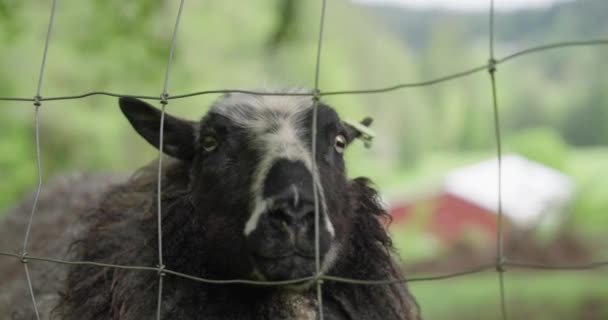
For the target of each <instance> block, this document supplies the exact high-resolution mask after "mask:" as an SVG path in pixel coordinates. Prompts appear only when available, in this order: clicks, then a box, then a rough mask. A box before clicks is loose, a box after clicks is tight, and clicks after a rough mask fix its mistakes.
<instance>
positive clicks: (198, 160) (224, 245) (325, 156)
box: [120, 93, 371, 280]
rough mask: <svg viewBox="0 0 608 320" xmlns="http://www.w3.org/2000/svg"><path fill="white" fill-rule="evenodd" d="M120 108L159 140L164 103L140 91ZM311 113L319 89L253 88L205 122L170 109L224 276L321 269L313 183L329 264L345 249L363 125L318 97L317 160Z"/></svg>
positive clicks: (166, 146)
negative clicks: (350, 154)
mask: <svg viewBox="0 0 608 320" xmlns="http://www.w3.org/2000/svg"><path fill="white" fill-rule="evenodd" d="M120 106H121V109H122V111H123V112H124V113H125V115H126V116H127V118H128V119H129V121H130V122H131V124H132V125H133V127H134V128H135V129H136V131H137V132H139V133H140V134H141V135H142V136H143V137H144V138H145V139H146V140H147V141H148V142H149V143H151V144H152V145H154V146H158V143H159V124H160V111H158V110H157V109H155V108H153V107H152V106H150V105H148V104H146V103H145V102H142V101H139V100H136V99H132V98H122V99H121V100H120ZM312 117H313V102H312V99H311V97H310V96H272V95H251V94H244V93H233V94H229V95H225V96H224V97H222V98H220V99H219V100H218V101H217V102H216V103H215V104H213V105H212V107H211V109H210V110H209V112H208V113H207V114H206V115H205V116H204V117H203V118H202V120H201V121H200V122H190V121H186V120H182V119H179V118H176V117H173V116H170V115H168V114H166V115H165V126H164V139H163V141H164V142H163V151H164V152H165V153H166V154H168V155H170V156H173V157H175V158H178V159H181V160H183V161H184V162H185V163H187V164H188V165H189V166H190V186H189V190H188V192H189V193H190V194H189V198H190V199H191V201H192V204H193V206H194V208H195V212H194V213H193V217H192V223H194V224H197V225H199V226H200V228H201V235H200V237H202V238H203V239H202V242H204V243H206V249H205V255H206V258H207V259H208V260H209V261H213V263H214V264H215V265H216V267H217V269H218V272H219V273H221V274H222V275H224V276H226V277H240V278H243V277H249V278H251V277H253V278H256V279H268V280H284V279H294V278H300V277H306V276H311V275H313V274H314V273H315V269H316V268H315V197H314V192H313V183H316V185H317V190H318V193H317V195H318V202H317V203H318V210H319V249H320V250H319V255H320V262H321V266H322V268H323V270H324V271H327V270H328V269H329V268H331V266H332V264H333V262H334V260H335V259H336V257H337V256H338V255H339V251H340V247H341V246H342V244H343V242H344V241H346V239H348V236H349V235H348V234H349V232H350V229H351V228H350V223H351V221H352V219H351V217H350V216H349V212H350V201H349V197H348V181H347V179H346V176H345V170H344V160H343V152H344V149H345V148H346V147H347V146H348V144H349V143H351V142H352V141H353V140H354V139H355V138H356V137H357V136H358V135H359V131H358V130H356V129H355V128H354V127H353V126H351V125H348V124H345V123H344V122H343V121H341V120H340V118H339V117H338V115H337V114H336V112H335V111H334V110H333V109H332V108H331V107H329V106H328V105H326V104H324V103H322V102H319V104H318V108H317V119H318V120H317V121H318V122H317V128H318V129H317V130H318V131H317V138H316V159H315V160H314V164H313V163H312V150H311V145H312ZM370 122H371V121H369V120H367V121H365V123H364V124H365V125H369V123H370ZM202 230H204V232H203V231H202ZM192 254H196V253H194V252H193V253H192Z"/></svg>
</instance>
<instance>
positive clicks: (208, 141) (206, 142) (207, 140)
mask: <svg viewBox="0 0 608 320" xmlns="http://www.w3.org/2000/svg"><path fill="white" fill-rule="evenodd" d="M218 145H219V143H218V141H217V139H216V138H214V137H211V136H206V137H204V138H203V150H205V151H207V152H211V151H213V150H215V149H216V148H217V146H218Z"/></svg>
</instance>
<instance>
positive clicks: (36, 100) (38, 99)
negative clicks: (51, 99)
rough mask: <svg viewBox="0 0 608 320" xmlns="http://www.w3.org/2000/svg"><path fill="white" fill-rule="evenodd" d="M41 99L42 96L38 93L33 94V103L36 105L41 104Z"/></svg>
mask: <svg viewBox="0 0 608 320" xmlns="http://www.w3.org/2000/svg"><path fill="white" fill-rule="evenodd" d="M41 100H42V97H41V96H39V95H35V96H34V105H35V106H36V107H40V106H41V105H42V104H41V103H40V101H41Z"/></svg>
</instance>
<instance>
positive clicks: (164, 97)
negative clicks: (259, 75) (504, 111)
mask: <svg viewBox="0 0 608 320" xmlns="http://www.w3.org/2000/svg"><path fill="white" fill-rule="evenodd" d="M56 2H57V1H56V0H53V1H52V7H51V15H50V18H49V24H48V28H47V33H46V39H45V43H44V52H43V57H42V63H41V68H40V73H39V77H38V85H37V91H36V95H35V96H34V97H33V98H25V97H0V101H6V102H32V103H33V104H34V106H35V128H34V130H35V132H34V133H35V147H36V164H37V168H38V187H37V189H36V192H35V197H34V203H33V206H32V212H31V215H30V220H29V222H28V225H27V228H26V232H25V237H24V243H23V250H22V251H21V253H20V254H16V253H10V252H4V251H0V257H4V258H9V259H11V258H12V259H16V260H19V261H20V262H21V263H22V264H23V265H24V267H25V275H26V280H27V284H28V289H29V292H30V294H31V298H32V303H33V308H34V312H35V315H36V318H37V319H40V315H39V311H38V308H37V304H36V298H35V295H34V290H33V285H32V282H31V278H30V274H29V270H28V263H31V262H34V261H35V262H38V263H54V264H61V265H88V266H96V267H100V268H111V269H123V270H138V271H147V272H156V273H157V274H158V275H159V286H158V301H157V310H156V318H157V319H161V310H162V288H163V278H164V276H166V275H172V276H176V277H181V278H185V279H189V280H192V281H198V282H201V283H208V284H224V285H230V284H247V285H256V286H284V285H290V284H300V283H313V282H314V283H315V284H316V288H317V300H318V305H317V306H318V312H319V314H318V317H319V318H320V319H321V320H322V319H323V304H322V285H321V284H322V282H323V281H333V282H339V283H348V284H353V285H388V284H396V283H410V282H424V281H437V280H443V279H449V278H456V277H464V276H468V275H472V274H477V273H482V272H488V271H491V270H494V271H496V272H497V274H498V279H499V289H500V295H499V297H500V305H501V317H502V319H503V320H504V319H507V318H508V316H507V315H508V313H507V304H506V301H505V288H504V275H503V273H504V272H505V271H506V270H508V269H530V270H544V271H559V270H562V271H568V270H573V271H584V270H596V269H602V268H607V267H608V260H607V261H596V262H591V263H585V264H562V265H559V264H543V263H537V262H526V261H511V260H509V259H508V258H506V257H505V255H504V248H503V246H504V239H503V225H502V218H503V212H502V191H501V179H502V142H501V132H500V113H499V107H498V98H497V85H496V76H495V75H496V70H497V66H498V65H501V64H503V63H506V62H508V61H512V60H514V59H516V58H520V57H523V56H526V55H530V54H533V53H538V52H542V51H547V50H554V49H560V48H567V47H582V46H602V45H608V39H595V40H586V41H567V42H556V43H550V44H546V45H540V46H534V47H529V48H526V49H523V50H520V51H517V52H515V53H512V54H510V55H507V56H504V57H502V58H498V59H497V58H495V53H494V1H493V0H490V10H489V59H488V62H487V63H486V64H484V65H480V66H478V67H474V68H471V69H467V70H464V71H461V72H456V73H453V74H449V75H445V76H441V77H438V78H435V79H431V80H426V81H421V82H411V83H403V84H397V85H393V86H388V87H381V88H372V89H359V90H336V91H321V90H320V88H319V74H320V61H321V47H322V42H323V30H324V21H325V10H326V0H321V14H320V25H319V34H318V43H317V53H316V62H315V73H314V90H313V91H312V92H309V93H295V92H294V93H283V92H277V93H273V92H270V93H269V92H259V91H251V90H232V89H221V90H206V91H197V92H192V93H186V94H178V95H169V94H168V92H167V89H168V81H169V75H170V69H171V63H172V58H173V52H174V49H175V41H176V37H177V31H178V27H179V23H180V19H181V13H182V9H183V5H184V0H181V1H180V6H179V9H178V13H177V17H176V21H175V26H174V29H173V34H172V37H171V46H170V50H169V57H168V61H167V66H166V72H165V78H164V82H163V90H162V93H161V95H160V97H159V96H153V95H132V94H119V93H113V92H108V91H93V92H88V93H83V94H78V95H68V96H55V97H53V96H51V97H41V87H42V81H43V75H44V69H45V64H46V57H47V52H48V47H49V43H50V38H51V31H52V26H53V21H54V16H55V11H56V10H55V9H56ZM484 70H486V71H488V73H489V75H490V84H491V94H492V104H491V106H492V110H493V115H494V136H495V139H496V148H497V157H498V186H497V187H498V190H497V193H498V215H497V238H496V261H495V263H491V264H483V265H479V266H474V267H471V268H467V269H464V270H459V271H456V272H451V273H444V274H438V275H430V276H421V277H409V278H403V279H351V278H344V277H339V276H332V275H327V274H322V273H321V270H320V257H319V230H318V228H319V204H320V203H319V199H318V193H317V192H319V194H320V196H321V197H320V198H321V199H320V202H321V204H323V203H324V196H323V192H322V190H320V191H317V190H316V187H317V183H313V186H314V187H315V190H314V195H315V238H316V240H315V265H316V274H315V275H312V276H309V277H302V278H298V279H291V280H284V281H255V280H248V279H208V278H201V277H196V276H192V275H189V274H185V273H181V272H177V271H173V270H170V269H167V268H165V266H164V264H163V256H162V225H161V213H162V212H161V208H162V206H161V204H162V203H161V201H162V200H161V194H162V189H161V186H162V171H161V170H162V152H163V128H164V121H163V120H164V115H165V107H166V105H167V104H168V101H169V100H176V99H183V98H189V97H195V96H200V95H208V94H226V93H245V94H251V95H265V96H310V97H311V99H312V103H313V110H314V111H315V113H314V115H313V125H312V131H313V134H312V139H313V141H312V146H313V150H312V157H313V164H314V162H315V161H314V159H315V146H316V143H315V140H316V134H315V133H316V129H317V128H316V106H317V104H318V101H319V99H320V98H321V97H323V96H335V95H355V94H378V93H386V92H391V91H396V90H401V89H406V88H415V87H425V86H432V85H435V84H439V83H443V82H448V81H452V80H456V79H460V78H463V77H466V76H469V75H473V74H476V73H479V72H481V71H484ZM92 96H110V97H133V98H139V99H144V100H159V101H160V103H161V105H162V112H161V123H160V132H159V137H160V144H159V160H158V161H159V165H158V181H157V206H158V208H157V210H158V212H157V223H158V225H157V231H158V259H159V264H158V265H157V266H135V265H118V264H109V263H103V262H96V261H70V260H64V259H57V258H50V257H37V256H31V255H29V254H28V252H27V248H28V239H29V237H30V231H31V227H32V223H33V219H34V215H35V213H36V209H37V204H38V198H39V195H40V191H41V188H42V172H41V160H40V140H39V121H38V115H39V109H40V106H41V102H44V101H62V100H77V99H84V98H87V97H92ZM313 172H314V170H313ZM313 179H315V180H318V177H315V176H314V173H313Z"/></svg>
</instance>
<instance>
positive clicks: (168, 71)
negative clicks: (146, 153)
mask: <svg viewBox="0 0 608 320" xmlns="http://www.w3.org/2000/svg"><path fill="white" fill-rule="evenodd" d="M183 8H184V0H181V1H180V3H179V9H178V10H177V17H176V18H175V26H174V27H173V35H172V36H171V46H170V48H169V57H168V58H167V68H166V70H165V79H164V81H163V91H162V93H161V95H160V104H161V113H160V125H159V135H158V136H159V141H158V172H157V173H158V175H157V185H156V186H157V190H156V197H157V198H156V206H157V208H156V210H157V211H156V223H157V225H156V228H157V232H158V268H159V271H158V296H157V303H156V319H157V320H160V319H161V311H162V301H163V282H164V281H163V279H164V277H165V271H164V269H165V265H164V262H163V227H162V177H163V175H162V171H163V139H164V132H165V109H166V106H167V104H168V100H167V98H168V97H169V93H168V92H167V89H168V85H169V76H170V74H171V64H172V62H173V52H174V50H175V41H176V38H177V31H178V29H179V23H180V21H181V18H182V9H183Z"/></svg>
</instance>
